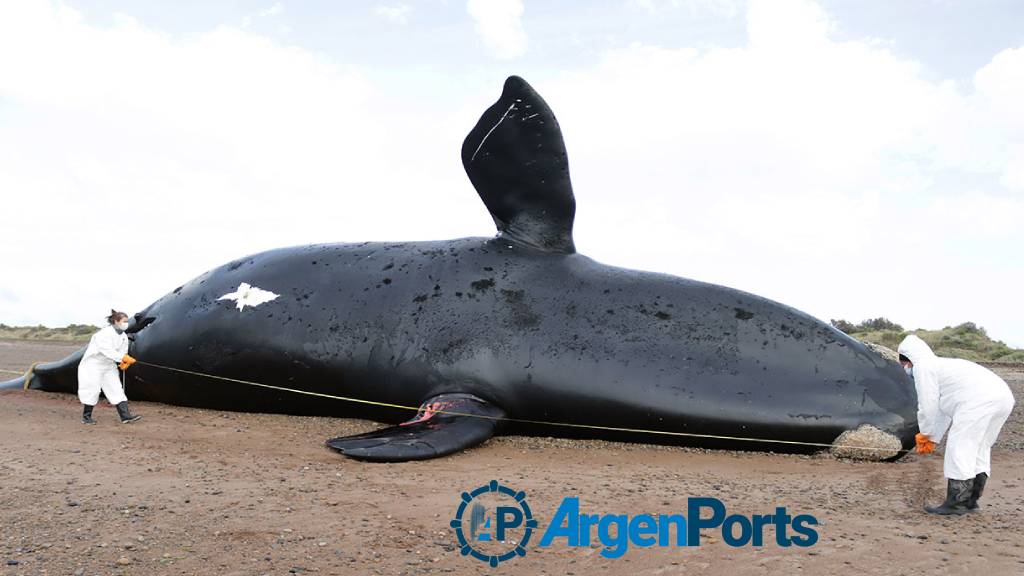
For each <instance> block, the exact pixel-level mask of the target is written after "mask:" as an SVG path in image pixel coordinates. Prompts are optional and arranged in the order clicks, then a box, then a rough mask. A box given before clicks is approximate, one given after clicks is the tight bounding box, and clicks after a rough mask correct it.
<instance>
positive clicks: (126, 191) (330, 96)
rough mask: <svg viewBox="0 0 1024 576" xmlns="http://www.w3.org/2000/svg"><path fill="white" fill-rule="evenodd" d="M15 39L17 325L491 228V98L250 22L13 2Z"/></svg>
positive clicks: (13, 284) (2, 66)
mask: <svg viewBox="0 0 1024 576" xmlns="http://www.w3.org/2000/svg"><path fill="white" fill-rule="evenodd" d="M0 54H22V55H23V56H24V57H19V58H4V57H0V190H2V191H3V207H4V208H3V212H4V214H5V216H6V218H5V220H13V223H11V224H10V228H9V229H8V231H9V233H10V238H11V239H12V240H11V241H9V242H4V243H0V261H2V262H3V263H4V264H3V281H2V285H3V288H4V290H5V292H8V293H12V294H14V295H16V296H17V298H18V299H19V300H13V299H7V298H5V299H2V300H0V319H2V320H0V321H3V322H6V323H8V324H10V323H32V324H35V323H37V322H42V323H46V324H62V323H65V322H69V321H76V322H83V321H84V322H94V323H99V322H102V312H103V311H105V310H109V309H110V308H111V307H117V308H119V309H121V308H124V309H126V310H128V311H136V310H140V309H142V308H143V307H144V306H146V305H148V304H149V303H150V302H152V301H153V300H155V299H156V298H159V297H160V296H162V295H163V294H166V293H167V292H168V291H170V290H172V289H173V288H174V287H176V286H178V285H180V284H182V283H183V282H184V281H186V280H188V279H190V278H192V277H194V276H196V275H198V274H199V273H201V272H203V271H204V270H207V269H209V268H212V267H214V266H218V265H220V264H223V263H224V262H228V261H230V260H232V259H235V258H237V257H239V256H242V255H245V254H249V253H253V252H258V251H260V250H265V249H269V248H274V247H279V246H288V245H296V244H307V243H311V242H317V241H344V240H353V241H355V240H364V239H380V240H384V239H399V240H400V239H416V238H431V237H438V236H439V235H440V236H441V237H444V236H452V235H470V234H487V233H488V232H489V231H490V229H491V226H490V223H489V221H488V219H487V218H486V212H482V208H481V207H480V206H479V204H478V203H477V202H476V201H475V199H474V198H473V192H472V191H471V189H469V187H468V186H467V185H466V183H465V176H464V175H463V174H462V172H461V167H460V165H459V162H458V152H457V151H458V147H459V144H460V142H461V138H462V137H463V135H464V131H465V130H466V129H467V128H468V127H469V126H472V123H473V122H474V121H475V118H474V117H472V115H475V114H478V110H474V111H473V112H472V115H471V116H469V117H458V118H457V119H456V120H453V115H456V114H460V113H463V112H462V110H461V109H459V108H458V107H457V106H455V107H453V108H451V109H447V108H446V109H442V110H437V109H436V107H435V109H431V110H430V113H429V114H427V113H424V112H423V111H422V110H420V109H418V108H416V105H417V103H418V102H419V101H420V100H423V101H425V103H424V104H423V105H424V106H432V105H433V102H434V99H433V98H431V97H430V95H425V96H424V97H423V98H421V99H417V100H416V101H415V102H413V105H412V106H410V107H407V108H401V109H395V108H393V107H392V106H390V105H385V104H383V103H378V102H379V101H380V100H381V98H379V97H378V95H377V94H376V90H375V88H374V86H373V85H372V83H371V82H370V81H369V80H367V78H366V77H365V75H364V74H363V73H362V72H360V70H358V69H356V68H352V67H350V66H349V65H348V64H345V63H342V62H337V61H333V60H331V59H329V58H326V57H324V56H322V55H318V54H315V53H312V52H309V51H307V50H304V49H301V48H299V47H295V46H288V45H282V44H280V43H278V42H275V41H273V40H271V39H269V38H267V37H263V36H260V35H258V34H255V33H250V32H247V31H244V30H240V29H238V28H232V27H228V26H222V27H219V28H216V29H214V30H210V31H209V32H206V33H202V34H196V35H189V36H184V37H174V36H171V35H167V34H164V33H161V32H159V31H157V30H153V29H150V28H147V27H145V26H143V25H142V24H140V23H139V22H137V21H135V20H133V19H131V18H128V17H120V18H118V19H116V21H115V22H114V23H113V25H111V26H108V27H100V26H95V25H91V24H89V23H87V22H86V21H85V20H84V19H83V18H82V17H81V15H80V14H79V13H77V12H75V11H74V10H72V9H70V8H68V7H66V6H63V5H59V4H58V5H56V6H51V5H50V4H49V3H47V2H19V3H3V4H0ZM385 106H387V107H385ZM424 142H427V143H429V147H427V146H424ZM438 146H443V151H444V152H443V153H442V152H440V151H439V152H438V153H437V154H438V156H437V157H434V156H431V155H430V154H424V150H428V151H430V150H433V149H435V148H437V147H438ZM424 182H429V183H430V193H429V194H421V193H410V192H409V191H410V190H414V191H422V190H423V189H424ZM435 188H436V189H435ZM437 206H445V207H446V208H445V210H446V212H445V218H444V219H442V220H447V219H449V218H450V219H451V222H446V223H443V224H440V225H438V223H437V222H436V221H432V220H431V219H427V218H423V216H422V215H423V214H429V213H432V211H434V210H436V207H437ZM385 215H386V216H385Z"/></svg>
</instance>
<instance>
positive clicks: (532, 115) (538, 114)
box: [523, 112, 540, 120]
mask: <svg viewBox="0 0 1024 576" xmlns="http://www.w3.org/2000/svg"><path fill="white" fill-rule="evenodd" d="M534 116H540V112H536V113H534V114H530V115H529V116H527V117H526V118H523V120H529V119H530V118H533V117H534Z"/></svg>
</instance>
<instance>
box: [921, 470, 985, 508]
mask: <svg viewBox="0 0 1024 576" xmlns="http://www.w3.org/2000/svg"><path fill="white" fill-rule="evenodd" d="M973 488H974V478H968V479H967V480H953V479H952V478H950V479H949V481H948V484H947V485H946V501H945V502H943V503H942V504H939V505H938V506H925V507H924V510H925V512H930V513H932V514H942V515H943V516H948V515H950V514H956V515H957V516H959V515H961V514H967V513H968V512H969V511H970V510H968V509H967V503H968V502H969V501H970V499H971V490H972V489H973Z"/></svg>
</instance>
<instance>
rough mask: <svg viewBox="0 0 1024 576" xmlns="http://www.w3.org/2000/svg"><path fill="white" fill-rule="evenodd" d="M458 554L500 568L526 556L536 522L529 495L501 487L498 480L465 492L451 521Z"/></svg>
mask: <svg viewBox="0 0 1024 576" xmlns="http://www.w3.org/2000/svg"><path fill="white" fill-rule="evenodd" d="M451 527H452V528H454V529H455V537H456V538H458V541H459V552H460V553H461V554H462V555H463V556H472V557H473V558H476V559H478V560H482V561H484V562H487V563H488V564H490V565H491V567H494V566H497V565H498V563H500V562H504V561H505V560H511V559H512V558H515V557H516V556H526V546H527V544H529V542H530V536H532V535H533V530H534V528H536V527H537V521H536V520H534V518H533V513H532V512H531V511H530V505H529V504H527V503H526V493H525V492H522V491H519V492H516V491H515V490H513V489H511V488H509V487H508V486H502V485H501V484H498V481H497V480H491V481H490V482H489V483H487V484H484V485H483V486H480V487H479V488H476V489H474V490H472V491H470V492H463V493H462V497H461V500H460V501H459V509H458V511H457V512H456V513H455V518H454V519H452V521H451Z"/></svg>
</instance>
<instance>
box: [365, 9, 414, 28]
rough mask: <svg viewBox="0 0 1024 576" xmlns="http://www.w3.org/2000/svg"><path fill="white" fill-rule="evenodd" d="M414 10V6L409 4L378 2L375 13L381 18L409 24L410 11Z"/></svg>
mask: <svg viewBox="0 0 1024 576" xmlns="http://www.w3.org/2000/svg"><path fill="white" fill-rule="evenodd" d="M410 12H412V6H409V5H408V4H395V5H387V4H378V5H377V7H376V8H374V13H375V14H376V15H377V16H380V17H381V18H384V19H386V20H390V21H392V22H397V23H399V24H407V23H408V22H409V13H410Z"/></svg>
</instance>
